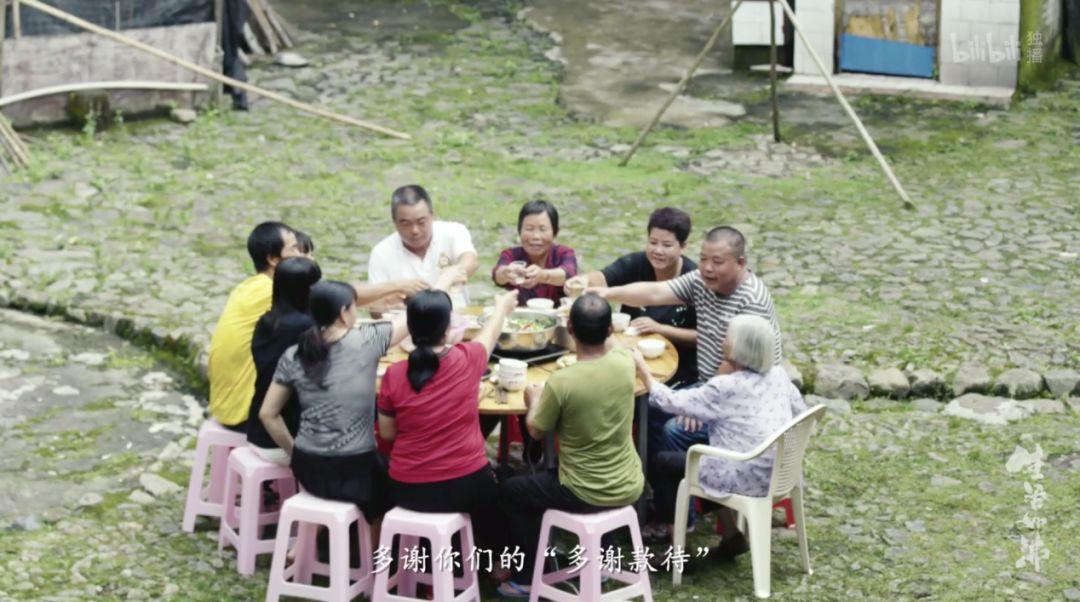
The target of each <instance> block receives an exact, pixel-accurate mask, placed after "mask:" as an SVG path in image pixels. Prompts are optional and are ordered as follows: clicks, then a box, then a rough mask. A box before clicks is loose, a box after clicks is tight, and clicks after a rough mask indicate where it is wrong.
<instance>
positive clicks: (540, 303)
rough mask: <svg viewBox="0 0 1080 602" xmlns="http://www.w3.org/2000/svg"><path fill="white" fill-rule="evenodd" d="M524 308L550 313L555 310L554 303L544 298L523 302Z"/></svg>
mask: <svg viewBox="0 0 1080 602" xmlns="http://www.w3.org/2000/svg"><path fill="white" fill-rule="evenodd" d="M525 307H528V308H529V309H539V310H542V311H551V310H553V309H555V302H554V301H552V300H551V299H548V298H545V297H536V298H534V299H529V300H528V301H526V302H525Z"/></svg>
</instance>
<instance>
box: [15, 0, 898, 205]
mask: <svg viewBox="0 0 1080 602" xmlns="http://www.w3.org/2000/svg"><path fill="white" fill-rule="evenodd" d="M27 1H28V0H23V2H27ZM779 2H780V6H781V7H782V8H783V9H784V13H786V14H787V16H788V18H789V19H791V23H792V25H794V26H795V33H797V34H798V35H799V39H801V40H802V42H803V45H804V46H806V49H807V50H808V51H809V52H810V57H811V58H813V59H814V63H815V64H816V65H817V67H818V70H820V71H821V75H823V76H824V77H825V81H826V82H828V84H829V87H830V88H832V91H833V94H835V95H836V100H838V101H839V102H840V106H842V107H844V111H845V112H846V113H847V114H848V117H850V118H851V121H853V122H854V123H855V128H856V129H858V130H859V134H860V135H861V136H862V139H863V141H864V142H866V146H868V147H869V148H870V153H871V154H873V155H874V158H875V159H877V162H878V165H880V166H881V170H882V171H884V172H885V177H886V178H888V180H889V183H890V184H892V186H893V189H895V190H896V194H898V195H900V199H901V200H903V201H904V208H905V209H914V208H915V203H913V202H911V197H909V196H908V193H907V191H905V190H904V187H903V186H901V185H900V180H898V179H896V174H894V173H893V170H892V168H891V167H889V163H888V162H887V161H886V160H885V157H884V156H883V155H882V154H881V151H880V150H878V147H877V144H876V143H874V139H873V138H872V137H871V136H870V132H868V131H866V126H864V125H863V122H862V120H860V119H859V116H858V115H856V114H855V109H852V108H851V105H850V104H848V101H847V98H845V97H844V94H843V92H841V91H840V88H839V86H837V85H836V82H835V81H833V78H832V75H830V74H829V70H828V69H826V68H825V63H824V62H822V60H821V57H820V56H818V53H817V51H816V50H814V47H813V46H812V45H811V44H810V42H809V41H808V40H807V39H806V36H805V35H804V34H803V30H802V27H800V26H799V22H798V21H797V20H796V19H795V11H793V10H791V6H789V5H788V2H787V0H779Z"/></svg>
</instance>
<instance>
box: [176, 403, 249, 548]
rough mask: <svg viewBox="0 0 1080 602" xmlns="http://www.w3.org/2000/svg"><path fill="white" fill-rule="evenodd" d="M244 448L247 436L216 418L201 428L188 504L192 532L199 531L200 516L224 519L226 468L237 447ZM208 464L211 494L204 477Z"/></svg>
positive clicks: (186, 521) (187, 528)
mask: <svg viewBox="0 0 1080 602" xmlns="http://www.w3.org/2000/svg"><path fill="white" fill-rule="evenodd" d="M242 445H247V435H245V434H244V433H238V432H236V431H230V430H229V429H227V428H225V427H223V426H221V424H219V423H218V421H216V420H214V419H213V418H207V419H206V420H205V421H203V423H202V426H200V427H199V438H198V441H197V443H196V444H195V461H194V462H192V464H191V477H190V478H189V479H188V492H187V502H186V503H185V504H184V524H183V528H184V530H185V531H187V532H188V533H191V532H193V531H195V517H197V516H214V517H217V518H221V512H222V504H221V501H222V500H223V499H225V495H224V494H225V469H226V465H227V462H228V460H229V453H230V452H232V450H233V448H235V447H240V446H242ZM211 451H212V452H213V455H212V456H211ZM208 461H209V462H210V486H209V487H208V488H207V489H208V491H204V490H203V478H204V477H205V476H206V464H207V462H208Z"/></svg>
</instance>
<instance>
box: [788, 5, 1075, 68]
mask: <svg viewBox="0 0 1080 602" xmlns="http://www.w3.org/2000/svg"><path fill="white" fill-rule="evenodd" d="M1057 1H1058V0H1024V3H1025V10H1027V3H1028V2H1039V3H1042V2H1046V3H1054V2H1057ZM795 13H796V18H797V19H798V20H799V22H800V23H801V24H802V26H803V30H804V32H805V33H806V35H807V37H808V38H809V41H810V44H811V45H812V46H813V47H814V49H815V50H817V52H818V54H819V55H820V56H821V58H822V60H824V61H825V65H826V68H828V69H830V70H831V71H835V68H834V65H835V61H834V48H835V40H836V31H835V29H836V5H835V2H834V0H799V2H798V4H797V7H796V11H795ZM1059 22H1060V19H1059ZM1059 38H1060V36H1059ZM1021 42H1022V40H1021V31H1020V0H941V29H940V37H939V46H938V60H939V65H940V71H939V80H940V81H941V83H943V84H950V85H959V86H995V87H1006V88H1014V87H1016V85H1017V80H1018V68H1019V66H1020V44H1021ZM1059 44H1060V42H1059ZM795 72H796V73H801V74H808V75H817V74H818V70H817V67H816V66H815V65H814V63H813V60H812V59H811V58H810V56H809V53H808V52H807V51H806V48H805V46H803V44H802V41H801V40H799V39H798V38H796V42H795Z"/></svg>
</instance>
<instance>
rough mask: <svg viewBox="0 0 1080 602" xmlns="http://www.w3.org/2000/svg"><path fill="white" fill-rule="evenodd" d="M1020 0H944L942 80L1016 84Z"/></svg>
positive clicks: (1003, 85)
mask: <svg viewBox="0 0 1080 602" xmlns="http://www.w3.org/2000/svg"><path fill="white" fill-rule="evenodd" d="M1019 44H1020V0H942V2H941V45H940V48H939V51H940V52H939V63H940V78H939V79H940V80H941V83H943V84H950V85H957V86H997V87H1004V88H1015V87H1016V82H1017V68H1018V66H1019V63H1020V52H1019Z"/></svg>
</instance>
